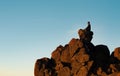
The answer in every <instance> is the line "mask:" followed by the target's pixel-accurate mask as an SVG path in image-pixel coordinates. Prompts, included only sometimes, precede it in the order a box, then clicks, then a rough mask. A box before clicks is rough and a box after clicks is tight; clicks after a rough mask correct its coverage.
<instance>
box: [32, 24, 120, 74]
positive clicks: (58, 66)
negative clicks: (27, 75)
mask: <svg viewBox="0 0 120 76" xmlns="http://www.w3.org/2000/svg"><path fill="white" fill-rule="evenodd" d="M78 35H79V37H80V39H75V38H73V39H72V40H71V41H70V42H69V43H68V44H66V45H65V46H62V45H60V46H58V47H57V48H56V49H55V50H54V51H53V52H52V56H51V58H41V59H38V60H37V61H36V63H35V68H34V76H120V47H119V48H116V49H115V51H113V53H112V54H111V55H110V51H109V49H108V47H107V46H106V45H96V46H95V45H94V44H92V43H91V40H92V37H93V32H92V31H91V25H90V22H88V26H87V27H86V28H85V29H80V30H79V31H78Z"/></svg>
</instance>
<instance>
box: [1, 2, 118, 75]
mask: <svg viewBox="0 0 120 76" xmlns="http://www.w3.org/2000/svg"><path fill="white" fill-rule="evenodd" d="M119 3H120V1H119V0H60V1H56V0H44V1H43V0H0V61H1V62H0V76H34V75H33V72H34V63H35V61H36V59H38V58H42V57H50V56H51V52H52V51H53V50H55V48H56V47H57V46H59V45H60V44H61V45H65V44H67V43H68V42H69V41H70V40H71V39H72V38H78V35H77V31H78V29H80V28H85V27H86V23H87V21H91V25H92V30H93V32H94V38H93V40H92V42H93V43H94V44H95V45H98V44H105V45H108V47H109V49H110V51H111V52H112V51H113V50H114V48H116V47H120V40H119V39H120V34H119V32H120V9H119V8H120V4H119Z"/></svg>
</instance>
